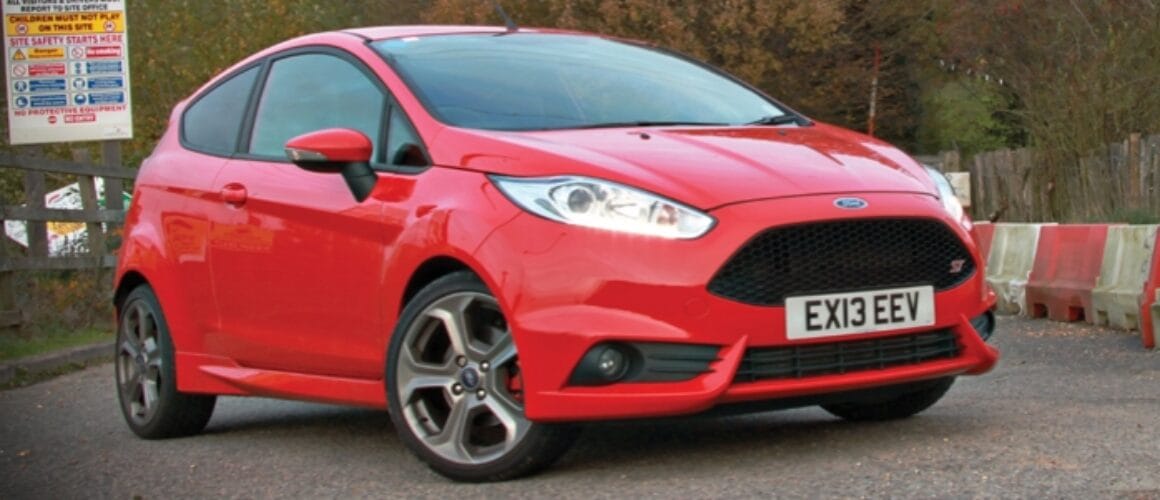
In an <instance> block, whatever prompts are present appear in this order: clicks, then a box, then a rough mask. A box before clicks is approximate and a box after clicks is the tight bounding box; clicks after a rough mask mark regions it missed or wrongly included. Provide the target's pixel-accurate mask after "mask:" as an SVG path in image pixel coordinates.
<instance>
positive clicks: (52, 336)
mask: <svg viewBox="0 0 1160 500" xmlns="http://www.w3.org/2000/svg"><path fill="white" fill-rule="evenodd" d="M112 340H113V333H112V332H111V331H109V330H108V329H102V328H93V327H89V328H81V329H77V330H66V329H60V330H50V331H40V332H32V333H28V332H12V333H9V332H4V333H0V361H10V360H13V359H18V358H26V357H31V356H37V355H41V354H47V353H50V352H53V351H59V350H62V349H68V348H70V347H78V346H83V345H90V344H95V343H98V342H101V341H110V342H111V341H112Z"/></svg>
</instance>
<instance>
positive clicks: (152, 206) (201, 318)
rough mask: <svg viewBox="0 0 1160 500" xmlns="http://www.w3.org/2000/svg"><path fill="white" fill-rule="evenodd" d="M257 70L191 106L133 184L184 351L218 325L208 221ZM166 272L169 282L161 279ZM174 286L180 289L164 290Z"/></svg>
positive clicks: (233, 79) (216, 88) (157, 281)
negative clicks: (158, 251)
mask: <svg viewBox="0 0 1160 500" xmlns="http://www.w3.org/2000/svg"><path fill="white" fill-rule="evenodd" d="M258 73H259V68H257V67H250V68H244V69H241V70H239V71H237V72H236V73H235V74H233V75H230V76H228V77H227V78H224V79H222V81H221V82H220V83H218V84H216V85H214V86H213V87H212V88H210V89H207V90H206V91H205V92H203V93H201V94H200V95H198V96H197V97H196V98H195V99H194V100H193V101H191V102H190V104H189V105H188V106H187V107H186V108H185V111H184V112H183V113H182V115H181V118H180V125H179V129H178V130H179V131H178V133H176V134H172V135H170V134H167V135H166V136H165V137H163V138H162V140H161V143H160V144H159V145H158V147H157V148H156V149H155V150H154V152H153V154H152V155H150V157H149V158H147V159H146V160H145V162H144V164H143V167H142V168H143V169H146V170H147V174H146V175H142V176H141V177H140V179H139V180H138V182H137V185H136V189H137V193H136V196H135V200H134V201H135V203H134V206H135V207H142V206H144V207H149V208H148V209H146V210H141V213H142V214H146V215H143V219H142V220H141V221H140V222H139V227H138V229H139V230H140V229H141V228H142V227H146V226H152V228H151V230H152V231H157V232H158V233H159V234H161V235H163V237H164V247H165V248H164V251H163V255H165V256H167V257H168V264H169V265H168V268H167V269H168V272H167V273H164V274H160V275H157V276H153V279H154V280H155V281H154V285H155V286H158V287H162V288H167V290H165V292H166V293H165V296H166V297H167V298H170V299H174V300H173V301H172V302H169V303H166V304H165V306H166V307H169V308H171V309H173V312H176V311H181V313H179V314H174V315H173V317H172V318H171V319H172V320H173V321H172V322H171V324H170V328H172V329H173V330H174V333H175V336H176V337H177V338H178V339H179V340H180V341H181V344H180V345H179V346H178V347H179V348H180V349H182V350H193V351H196V350H198V349H199V348H200V346H199V344H198V343H197V342H196V341H195V340H193V339H196V338H199V337H200V335H201V334H203V333H205V332H212V331H215V330H216V329H217V328H219V324H218V314H217V310H216V306H215V302H214V296H213V283H212V281H211V279H210V276H211V273H210V265H209V249H208V244H207V241H208V239H209V233H210V218H211V217H212V214H213V213H214V212H216V211H217V210H218V206H217V205H218V203H217V201H216V200H215V197H216V196H215V194H214V192H215V190H214V186H213V183H214V181H215V179H216V177H217V174H218V173H219V172H220V171H221V169H222V168H223V167H224V166H225V163H226V161H227V159H228V158H229V156H230V155H231V154H233V151H234V150H235V148H236V147H237V139H238V133H239V131H240V130H241V127H242V121H243V119H244V115H245V107H246V103H247V102H248V101H249V99H250V94H251V92H252V90H253V87H254V83H255V82H256V81H257V77H258ZM179 146H180V147H179ZM153 216H155V217H156V219H152V217H153ZM166 274H168V277H169V278H170V279H163V278H162V276H166ZM175 283H179V284H180V286H176V287H168V286H163V285H165V284H175Z"/></svg>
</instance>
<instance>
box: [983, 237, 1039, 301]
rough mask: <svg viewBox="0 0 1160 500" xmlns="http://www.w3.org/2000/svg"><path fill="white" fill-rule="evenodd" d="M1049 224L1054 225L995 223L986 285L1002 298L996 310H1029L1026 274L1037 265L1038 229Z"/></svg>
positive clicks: (988, 259) (988, 258)
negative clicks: (1026, 308) (1027, 308)
mask: <svg viewBox="0 0 1160 500" xmlns="http://www.w3.org/2000/svg"><path fill="white" fill-rule="evenodd" d="M1046 225H1053V224H995V235H994V239H993V240H992V242H991V252H990V255H988V257H987V284H989V285H991V289H992V290H994V291H995V295H997V296H998V298H999V301H998V303H997V304H996V305H995V306H996V311H997V312H1000V313H1008V314H1016V313H1023V314H1026V313H1027V311H1024V304H1026V302H1027V301H1026V292H1027V290H1026V287H1027V277H1028V276H1029V275H1030V274H1031V268H1032V266H1033V265H1034V264H1035V251H1036V249H1037V247H1038V246H1039V228H1041V227H1043V226H1046Z"/></svg>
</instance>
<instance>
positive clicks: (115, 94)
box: [0, 0, 133, 144]
mask: <svg viewBox="0 0 1160 500" xmlns="http://www.w3.org/2000/svg"><path fill="white" fill-rule="evenodd" d="M0 1H2V2H3V15H4V27H3V29H4V54H5V59H6V60H5V61H4V62H5V65H6V67H7V70H8V71H7V73H8V83H9V85H8V86H7V91H8V102H9V103H11V105H10V106H8V125H9V126H8V131H9V137H8V140H9V143H10V144H41V143H50V142H72V141H98V140H101V141H103V140H114V139H131V138H132V137H133V112H132V106H131V102H132V101H131V98H130V88H131V86H130V79H129V38H128V37H129V33H128V27H129V24H128V20H127V19H126V12H125V2H126V0H0Z"/></svg>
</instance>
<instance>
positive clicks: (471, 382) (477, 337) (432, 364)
mask: <svg viewBox="0 0 1160 500" xmlns="http://www.w3.org/2000/svg"><path fill="white" fill-rule="evenodd" d="M386 379H387V381H388V387H387V398H388V401H389V403H390V410H391V420H392V421H393V422H394V425H395V428H396V429H397V431H398V433H399V435H400V437H401V438H402V440H403V442H404V443H406V444H407V446H408V447H409V448H410V449H411V450H412V451H413V452H414V453H415V454H416V455H418V456H419V458H421V459H423V461H425V462H426V463H427V464H428V465H429V466H431V468H432V469H434V470H435V471H436V472H438V473H440V474H442V475H444V476H447V477H449V478H451V479H455V480H459V481H501V480H505V479H512V478H515V477H519V476H523V475H527V474H531V473H534V472H536V471H538V470H540V469H542V468H544V467H546V466H548V465H550V464H551V463H552V462H554V461H555V460H556V459H557V458H558V457H559V456H560V455H562V454H563V453H564V452H565V451H566V450H567V448H568V446H569V445H570V444H571V442H572V440H573V439H574V436H575V431H574V429H573V428H572V427H570V426H564V425H552V424H539V423H534V422H532V421H530V420H528V419H527V418H525V417H524V405H523V379H522V377H521V374H520V365H519V357H518V355H517V353H516V346H515V343H514V341H513V339H512V335H511V330H510V329H509V328H508V326H507V321H506V320H505V318H504V315H503V313H502V311H500V308H499V305H498V303H497V302H496V299H495V297H494V296H492V295H491V293H490V292H489V291H488V290H487V288H486V287H485V286H484V284H483V283H482V282H480V280H479V278H477V277H476V276H475V275H473V274H471V273H465V272H461V273H456V274H452V275H448V276H446V277H444V278H441V279H439V280H436V281H435V282H434V283H431V284H430V285H429V286H427V287H426V288H424V289H423V290H422V291H421V292H419V294H418V295H416V297H415V298H414V299H413V300H412V301H411V302H410V303H409V304H407V307H406V308H405V309H404V311H403V315H402V318H401V320H400V321H399V324H398V326H397V327H396V329H395V332H394V335H393V336H392V339H391V347H390V352H389V356H388V362H387V377H386Z"/></svg>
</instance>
